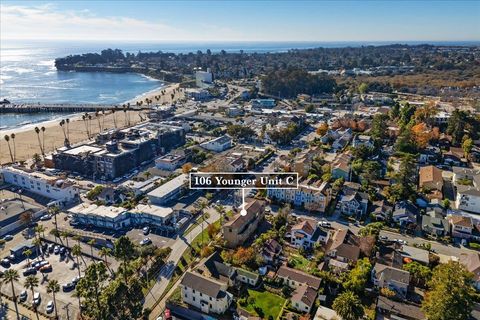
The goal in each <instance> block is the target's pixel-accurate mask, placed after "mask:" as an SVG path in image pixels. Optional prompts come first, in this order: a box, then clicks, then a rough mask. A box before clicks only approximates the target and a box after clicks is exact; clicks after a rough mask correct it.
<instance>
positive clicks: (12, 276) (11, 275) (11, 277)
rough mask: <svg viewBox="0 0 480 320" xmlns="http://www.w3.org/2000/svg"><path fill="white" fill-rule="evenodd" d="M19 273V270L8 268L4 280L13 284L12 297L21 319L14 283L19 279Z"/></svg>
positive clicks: (18, 317) (18, 319) (18, 318)
mask: <svg viewBox="0 0 480 320" xmlns="http://www.w3.org/2000/svg"><path fill="white" fill-rule="evenodd" d="M18 279H19V275H18V271H17V270H15V269H8V270H6V271H5V273H4V274H3V281H4V282H5V283H6V282H10V285H11V286H12V299H13V303H14V304H15V312H16V313H17V320H20V314H19V313H18V305H17V295H16V294H15V287H14V285H13V282H14V281H18Z"/></svg>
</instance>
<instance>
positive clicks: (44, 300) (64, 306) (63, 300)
mask: <svg viewBox="0 0 480 320" xmlns="http://www.w3.org/2000/svg"><path fill="white" fill-rule="evenodd" d="M44 258H45V259H43V258H42V257H41V256H38V257H36V258H34V259H32V260H31V261H30V265H31V266H33V265H35V264H36V263H38V262H42V263H43V264H45V265H46V266H47V268H46V269H47V270H46V271H45V272H40V271H38V270H36V271H34V274H35V275H36V276H37V278H38V280H39V285H38V287H37V288H35V290H34V291H35V292H38V293H39V294H40V299H41V300H40V304H39V305H38V311H39V312H41V313H44V314H47V312H46V306H47V304H48V302H49V301H52V300H53V298H52V295H51V294H49V293H47V283H48V281H49V280H51V279H55V280H57V281H58V283H59V284H60V292H58V293H57V294H56V300H57V305H56V306H55V307H56V308H57V309H58V312H59V315H60V316H61V318H62V319H67V318H68V317H72V318H73V319H74V318H76V315H77V314H78V310H79V307H78V300H77V298H76V297H74V295H73V293H74V290H73V288H72V289H71V290H69V291H68V292H64V290H63V285H64V284H66V283H69V282H72V280H73V279H75V278H76V277H78V269H77V268H76V267H75V266H74V261H73V260H72V258H71V257H69V256H68V255H67V254H64V255H60V254H54V253H51V254H49V253H48V252H47V253H46V254H45V257H44ZM47 263H48V264H47ZM85 263H90V260H85V261H83V259H80V268H81V269H82V270H83V269H84V268H85ZM48 265H50V266H51V268H48ZM27 267H28V265H27V260H26V259H24V260H22V261H20V262H17V263H13V264H11V265H10V269H15V270H17V271H18V274H19V279H18V281H15V282H14V288H15V294H16V295H17V296H19V295H20V294H21V292H22V291H26V294H27V295H26V297H25V298H23V299H21V298H20V301H21V303H23V304H25V305H26V306H31V305H32V300H33V297H32V292H31V290H27V289H25V288H24V286H23V285H24V283H25V278H26V277H27V275H24V271H25V270H27ZM0 270H1V271H2V272H5V270H6V268H5V267H4V266H0ZM2 293H4V294H7V295H8V296H10V297H12V290H11V285H4V286H2ZM54 313H55V312H54V311H53V312H51V314H54ZM67 313H68V317H67ZM62 315H63V316H62Z"/></svg>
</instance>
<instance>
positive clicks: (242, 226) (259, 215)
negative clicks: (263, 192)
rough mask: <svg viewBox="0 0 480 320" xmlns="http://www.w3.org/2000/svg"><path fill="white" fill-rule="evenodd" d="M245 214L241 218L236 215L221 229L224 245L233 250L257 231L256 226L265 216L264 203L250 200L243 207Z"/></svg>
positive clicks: (238, 214) (239, 215)
mask: <svg viewBox="0 0 480 320" xmlns="http://www.w3.org/2000/svg"><path fill="white" fill-rule="evenodd" d="M245 210H246V211H247V214H246V215H245V216H242V215H241V214H240V213H237V214H236V215H235V216H233V218H231V220H229V221H227V222H226V223H225V224H224V225H223V227H222V232H223V238H224V239H225V241H226V245H227V246H228V247H230V248H235V247H237V246H239V245H242V244H243V243H244V242H245V241H246V240H247V239H248V238H249V237H250V236H251V235H252V234H253V233H254V232H255V230H256V229H257V227H258V224H259V223H260V221H261V220H262V219H263V217H264V214H265V202H264V201H261V200H256V199H255V200H250V201H249V202H248V203H247V204H246V205H245Z"/></svg>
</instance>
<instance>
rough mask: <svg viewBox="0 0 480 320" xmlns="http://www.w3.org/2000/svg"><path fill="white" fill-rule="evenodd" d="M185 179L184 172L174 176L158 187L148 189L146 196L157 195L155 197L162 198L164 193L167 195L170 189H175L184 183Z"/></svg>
mask: <svg viewBox="0 0 480 320" xmlns="http://www.w3.org/2000/svg"><path fill="white" fill-rule="evenodd" d="M186 180H187V175H186V174H181V175H179V176H178V177H176V178H173V179H172V180H170V181H167V182H165V183H164V184H162V185H161V186H159V187H158V188H156V189H154V190H152V191H150V192H149V193H148V196H152V197H157V198H163V197H165V196H166V195H168V194H169V193H170V192H171V191H172V190H176V189H178V188H180V187H181V186H182V185H184V184H185V182H186Z"/></svg>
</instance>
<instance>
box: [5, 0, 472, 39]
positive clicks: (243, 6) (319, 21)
mask: <svg viewBox="0 0 480 320" xmlns="http://www.w3.org/2000/svg"><path fill="white" fill-rule="evenodd" d="M0 23H1V25H0V38H1V39H2V40H11V39H21V40H26V39H35V40H91V41H97V40H98V41H102V40H114V41H479V40H480V1H476V0H473V1H433V0H432V1H427V0H425V1H400V0H399V1H393V0H390V1H388V0H385V1H381V0H377V1H362V0H357V1H314V0H310V1H287V0H277V1H274V0H271V1H254V0H244V1H233V0H232V1H220V0H217V1H201V0H190V1H175V2H174V1H125V0H124V1H48V2H44V1H8V0H2V2H1V4H0Z"/></svg>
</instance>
